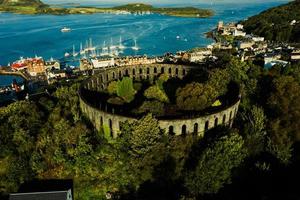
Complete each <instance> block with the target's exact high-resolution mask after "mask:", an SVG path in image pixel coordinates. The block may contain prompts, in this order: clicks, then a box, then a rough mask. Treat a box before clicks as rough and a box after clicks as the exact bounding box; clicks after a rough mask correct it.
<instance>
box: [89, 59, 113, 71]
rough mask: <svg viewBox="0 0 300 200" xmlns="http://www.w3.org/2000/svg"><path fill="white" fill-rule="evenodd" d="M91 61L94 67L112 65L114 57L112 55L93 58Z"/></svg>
mask: <svg viewBox="0 0 300 200" xmlns="http://www.w3.org/2000/svg"><path fill="white" fill-rule="evenodd" d="M91 63H92V66H93V68H94V69H99V68H106V67H112V66H114V65H115V59H114V58H112V57H104V58H103V57H100V58H93V59H91Z"/></svg>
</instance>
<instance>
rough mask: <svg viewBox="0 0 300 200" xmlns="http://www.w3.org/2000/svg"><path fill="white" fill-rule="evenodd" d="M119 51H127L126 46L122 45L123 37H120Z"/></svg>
mask: <svg viewBox="0 0 300 200" xmlns="http://www.w3.org/2000/svg"><path fill="white" fill-rule="evenodd" d="M118 48H119V49H125V46H124V45H123V44H122V37H121V36H120V44H119V47H118Z"/></svg>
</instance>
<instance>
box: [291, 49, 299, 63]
mask: <svg viewBox="0 0 300 200" xmlns="http://www.w3.org/2000/svg"><path fill="white" fill-rule="evenodd" d="M291 60H292V61H297V60H300V49H294V50H293V51H292V53H291Z"/></svg>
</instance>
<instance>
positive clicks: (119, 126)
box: [119, 122, 122, 130]
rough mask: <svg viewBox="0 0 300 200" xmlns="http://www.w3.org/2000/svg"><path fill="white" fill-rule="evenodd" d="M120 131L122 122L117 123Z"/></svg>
mask: <svg viewBox="0 0 300 200" xmlns="http://www.w3.org/2000/svg"><path fill="white" fill-rule="evenodd" d="M121 129H122V122H119V130H121Z"/></svg>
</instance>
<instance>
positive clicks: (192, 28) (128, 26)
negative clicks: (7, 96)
mask: <svg viewBox="0 0 300 200" xmlns="http://www.w3.org/2000/svg"><path fill="white" fill-rule="evenodd" d="M282 3H284V2H267V3H256V4H253V3H242V4H239V3H235V4H233V3H231V4H220V3H219V4H214V5H210V4H193V5H192V6H196V7H200V8H212V9H214V10H215V12H216V15H215V16H213V17H211V18H205V19H196V18H178V17H170V16H162V15H143V16H135V15H114V14H92V15H65V16H54V15H17V14H11V13H0V65H3V66H5V65H7V63H9V62H13V61H14V60H16V59H18V58H19V57H20V56H24V57H32V56H35V55H39V56H43V57H44V58H45V59H48V58H50V57H54V58H62V57H63V55H64V53H65V52H71V51H72V50H71V49H72V46H73V45H75V47H76V49H77V50H79V46H80V43H81V42H82V43H83V45H84V44H85V41H86V40H88V39H89V38H92V40H93V43H94V44H95V45H98V46H102V45H103V41H106V43H107V44H110V41H111V38H112V39H113V41H114V43H115V44H118V41H119V37H120V36H122V38H123V42H124V43H123V44H124V45H125V46H133V45H134V39H136V40H137V43H138V46H139V47H140V48H141V49H140V50H139V51H138V52H133V51H132V50H131V49H130V48H128V49H126V50H125V51H124V54H125V55H134V54H138V55H144V54H147V55H162V54H164V53H165V52H176V51H178V50H187V49H190V48H193V47H198V46H206V45H208V44H209V43H211V42H212V40H210V39H207V38H205V35H204V33H206V32H207V31H209V30H211V29H213V28H214V27H215V26H216V24H217V22H218V21H219V20H223V21H224V22H231V21H240V20H243V19H245V18H247V17H249V16H252V15H255V14H258V13H259V12H261V11H263V10H266V9H268V8H270V7H274V6H277V5H279V4H282ZM168 6H176V5H168ZM64 26H67V27H70V28H72V31H71V32H69V33H61V31H60V29H61V28H63V27H64ZM177 36H180V39H176V37H177ZM3 80H4V79H3V78H2V77H0V85H3V84H6V83H4V81H3Z"/></svg>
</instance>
